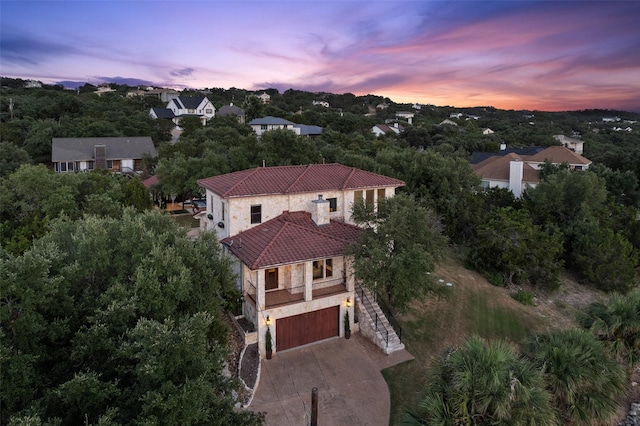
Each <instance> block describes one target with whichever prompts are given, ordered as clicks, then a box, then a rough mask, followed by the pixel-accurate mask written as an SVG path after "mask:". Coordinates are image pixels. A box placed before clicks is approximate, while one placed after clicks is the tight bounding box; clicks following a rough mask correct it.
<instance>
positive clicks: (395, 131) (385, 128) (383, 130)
mask: <svg viewBox="0 0 640 426" xmlns="http://www.w3.org/2000/svg"><path fill="white" fill-rule="evenodd" d="M402 130H404V128H403V127H402V126H400V125H399V124H398V123H397V122H396V123H394V124H393V126H389V125H387V124H376V125H375V126H373V127H372V128H371V132H372V133H373V134H374V135H375V136H376V137H379V136H382V135H399V134H400V132H401V131H402Z"/></svg>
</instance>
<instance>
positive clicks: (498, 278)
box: [485, 272, 504, 287]
mask: <svg viewBox="0 0 640 426" xmlns="http://www.w3.org/2000/svg"><path fill="white" fill-rule="evenodd" d="M485 277H486V278H487V281H489V283H490V284H492V285H495V286H496V287H504V279H503V278H502V275H500V274H499V273H498V272H487V273H486V274H485Z"/></svg>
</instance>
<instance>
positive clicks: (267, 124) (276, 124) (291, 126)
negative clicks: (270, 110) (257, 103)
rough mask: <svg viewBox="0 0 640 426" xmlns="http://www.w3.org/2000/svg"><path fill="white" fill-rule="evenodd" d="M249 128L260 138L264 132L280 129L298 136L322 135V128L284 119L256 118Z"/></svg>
mask: <svg viewBox="0 0 640 426" xmlns="http://www.w3.org/2000/svg"><path fill="white" fill-rule="evenodd" d="M249 126H251V128H252V129H253V131H254V132H256V135H258V137H260V136H262V134H263V133H264V132H268V131H269V130H278V129H283V130H291V131H292V132H293V133H295V134H296V135H304V136H318V135H320V134H322V127H319V126H310V125H306V124H296V123H294V122H292V121H289V120H285V119H284V118H280V117H272V116H267V117H260V118H255V119H253V120H251V121H250V122H249Z"/></svg>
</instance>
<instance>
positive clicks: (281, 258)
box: [222, 211, 361, 270]
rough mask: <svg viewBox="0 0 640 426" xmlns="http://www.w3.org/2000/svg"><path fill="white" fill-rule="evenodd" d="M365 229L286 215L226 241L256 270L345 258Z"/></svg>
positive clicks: (297, 214)
mask: <svg viewBox="0 0 640 426" xmlns="http://www.w3.org/2000/svg"><path fill="white" fill-rule="evenodd" d="M360 231H361V229H360V228H358V227H357V226H354V225H349V224H347V223H344V222H339V221H331V223H329V224H328V225H322V226H317V225H316V224H315V222H314V221H313V219H311V214H310V213H307V212H302V211H300V212H284V213H282V214H281V215H280V216H278V217H276V218H273V219H271V220H269V221H267V222H265V223H263V224H261V225H258V226H256V227H254V228H251V229H248V230H246V231H244V232H241V233H239V234H236V235H234V236H231V237H227V238H225V239H223V240H222V243H223V244H225V245H226V246H227V247H228V248H229V250H230V251H231V253H233V254H234V255H235V256H236V257H237V258H238V259H240V260H241V261H242V263H244V264H245V265H247V266H248V267H249V268H251V269H252V270H255V269H262V268H267V267H272V266H277V265H283V264H291V263H298V262H303V261H309V260H315V259H323V258H328V257H335V256H342V255H343V254H344V250H345V248H346V247H347V246H348V245H349V244H350V243H351V242H354V241H357V239H358V236H359V234H360Z"/></svg>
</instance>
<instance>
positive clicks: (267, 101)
mask: <svg viewBox="0 0 640 426" xmlns="http://www.w3.org/2000/svg"><path fill="white" fill-rule="evenodd" d="M258 98H260V100H261V101H262V103H263V104H270V103H271V95H269V94H268V93H267V92H262V93H261V94H259V95H258Z"/></svg>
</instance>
